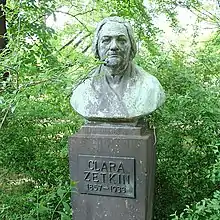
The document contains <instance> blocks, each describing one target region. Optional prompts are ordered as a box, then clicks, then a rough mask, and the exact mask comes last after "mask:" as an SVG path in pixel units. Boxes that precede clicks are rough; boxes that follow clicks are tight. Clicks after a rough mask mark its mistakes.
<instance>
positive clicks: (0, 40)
mask: <svg viewBox="0 0 220 220" xmlns="http://www.w3.org/2000/svg"><path fill="white" fill-rule="evenodd" d="M5 5H6V0H0V51H1V50H2V49H4V48H5V46H6V40H5V34H6V17H5V12H4V10H3V8H4V6H5Z"/></svg>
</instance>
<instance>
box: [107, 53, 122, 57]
mask: <svg viewBox="0 0 220 220" xmlns="http://www.w3.org/2000/svg"><path fill="white" fill-rule="evenodd" d="M119 56H120V55H119V54H116V53H112V54H108V57H119Z"/></svg>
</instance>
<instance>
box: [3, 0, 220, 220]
mask: <svg viewBox="0 0 220 220" xmlns="http://www.w3.org/2000/svg"><path fill="white" fill-rule="evenodd" d="M91 2H93V4H92V3H88V4H86V3H85V2H84V1H67V0H66V1H57V0H52V1H51V0H50V1H49V0H44V1H35V0H33V1H29V0H23V1H15V0H14V1H13V0H7V4H6V5H4V6H3V5H2V4H1V10H0V21H5V20H4V19H5V16H6V20H7V26H5V29H4V30H3V29H2V27H3V26H2V24H3V23H4V22H3V23H0V25H1V27H0V30H3V32H2V31H1V33H0V42H4V43H3V44H0V46H1V49H2V51H1V53H0V219H3V220H16V219H29V220H32V219H37V220H38V219H41V220H44V219H45V220H48V219H51V220H52V219H62V220H68V219H71V208H70V205H69V204H70V192H71V189H72V187H74V183H71V181H70V179H69V170H68V146H67V139H68V137H69V136H70V135H72V134H74V133H75V132H77V130H78V129H79V128H80V126H81V125H82V124H83V119H82V118H80V117H79V116H78V115H76V114H75V113H74V112H73V110H72V109H71V107H70V105H69V97H70V95H71V89H72V86H73V85H74V84H76V83H77V82H78V81H79V80H80V79H82V78H83V77H85V76H86V73H88V71H89V70H90V69H91V68H93V67H94V66H95V65H96V62H97V61H96V60H94V58H93V57H92V56H90V53H89V51H90V47H91V38H92V34H91V33H92V32H93V31H94V24H95V23H96V22H97V21H99V20H101V19H102V18H103V17H106V16H110V15H119V16H122V17H124V18H126V19H128V20H130V21H131V22H132V24H133V26H134V29H135V34H136V38H137V39H138V40H139V43H141V45H142V48H141V50H140V53H139V55H138V56H137V58H136V62H137V63H138V64H139V65H141V66H142V67H143V68H144V69H145V70H147V71H148V72H150V73H151V74H153V75H155V76H156V77H157V78H158V79H159V80H160V82H161V84H162V85H163V87H164V89H165V91H166V96H167V99H166V103H165V105H164V106H163V107H162V108H161V109H159V110H157V111H156V112H155V113H154V114H153V115H151V116H150V118H149V120H150V123H151V125H152V126H154V127H155V128H156V130H157V141H158V146H157V153H158V161H157V175H156V189H155V204H154V219H157V220H166V219H182V220H183V219H185V220H188V219H192V220H196V219H199V220H200V219H201V220H204V219H205V220H218V219H219V216H220V187H219V183H220V154H219V152H220V139H219V137H220V99H219V88H220V87H219V76H220V75H219V69H220V52H219V51H220V36H219V24H220V23H219V18H218V16H217V15H216V14H214V13H213V14H212V13H208V12H207V11H206V9H204V8H203V4H202V3H201V2H200V1H194V0H188V1H179V2H177V1H166V0H165V1H164V0H163V1H161V0H155V1H152V2H153V3H154V8H153V9H151V10H149V9H147V8H145V7H144V6H143V4H142V1H137V0H136V1H135V0H130V1H128V0H123V1H116V0H115V1H95V2H94V1H91ZM63 5H67V6H68V7H69V12H68V14H69V15H70V16H71V17H72V18H73V19H74V21H75V22H73V23H71V24H67V25H66V26H65V28H64V29H63V30H62V31H57V30H56V31H55V30H54V29H52V28H50V27H48V26H47V25H46V19H47V17H48V16H50V15H54V16H55V14H54V13H55V12H57V11H59V10H60V7H61V6H63ZM177 7H184V8H187V9H188V10H190V11H193V12H196V13H197V15H198V17H199V19H200V20H206V21H207V22H210V23H212V24H213V25H215V26H216V29H215V32H213V35H212V36H211V37H210V39H209V40H208V41H206V42H203V44H202V45H198V44H196V43H195V42H194V43H192V45H191V47H192V49H191V51H189V52H186V51H185V50H183V48H181V47H178V46H174V45H172V46H171V47H170V49H169V50H164V49H162V48H164V47H163V43H161V42H160V41H159V40H158V36H159V34H160V30H159V29H158V28H156V27H155V26H154V24H153V21H152V18H153V17H154V16H156V15H157V14H161V13H163V14H166V16H167V19H169V20H170V22H171V25H172V27H173V28H174V30H175V29H177V28H178V20H177V19H176V9H177ZM216 7H218V5H217V6H216ZM3 25H4V24H3ZM6 27H7V33H6ZM63 42H64V43H63ZM6 43H7V44H6ZM73 189H74V188H73Z"/></svg>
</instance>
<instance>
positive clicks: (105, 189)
mask: <svg viewBox="0 0 220 220" xmlns="http://www.w3.org/2000/svg"><path fill="white" fill-rule="evenodd" d="M78 162H79V168H78V173H79V185H78V186H79V192H80V193H86V194H97V195H107V196H119V197H128V198H135V160H134V158H127V157H107V156H93V155H78Z"/></svg>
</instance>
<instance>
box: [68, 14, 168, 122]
mask: <svg viewBox="0 0 220 220" xmlns="http://www.w3.org/2000/svg"><path fill="white" fill-rule="evenodd" d="M93 50H94V53H95V55H96V57H97V58H99V59H100V60H101V61H103V62H104V64H101V65H100V66H98V67H97V68H96V69H94V70H92V71H91V73H90V74H89V75H90V77H89V78H88V79H86V80H85V81H84V82H83V83H81V84H80V85H78V86H77V88H75V89H74V90H73V94H72V97H71V105H72V106H73V108H74V109H75V110H76V111H77V112H78V113H79V114H81V115H82V116H83V117H85V118H87V119H88V120H123V121H132V120H136V119H138V118H139V117H142V116H145V115H148V114H150V113H151V112H153V111H154V110H156V109H157V108H158V107H159V106H160V105H162V104H163V102H164V99H165V95H164V92H163V89H162V87H161V85H160V83H159V81H158V80H157V79H156V78H155V77H154V76H152V75H150V74H148V73H146V72H145V71H144V70H143V69H142V68H140V67H138V66H137V65H135V64H134V63H133V62H132V59H133V58H134V56H135V54H136V45H135V41H134V37H133V32H132V29H131V26H130V25H129V24H128V23H127V22H125V21H124V20H123V19H122V18H119V17H110V18H106V19H104V20H103V21H102V22H100V24H99V26H98V28H97V30H96V34H95V38H94V48H93Z"/></svg>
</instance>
